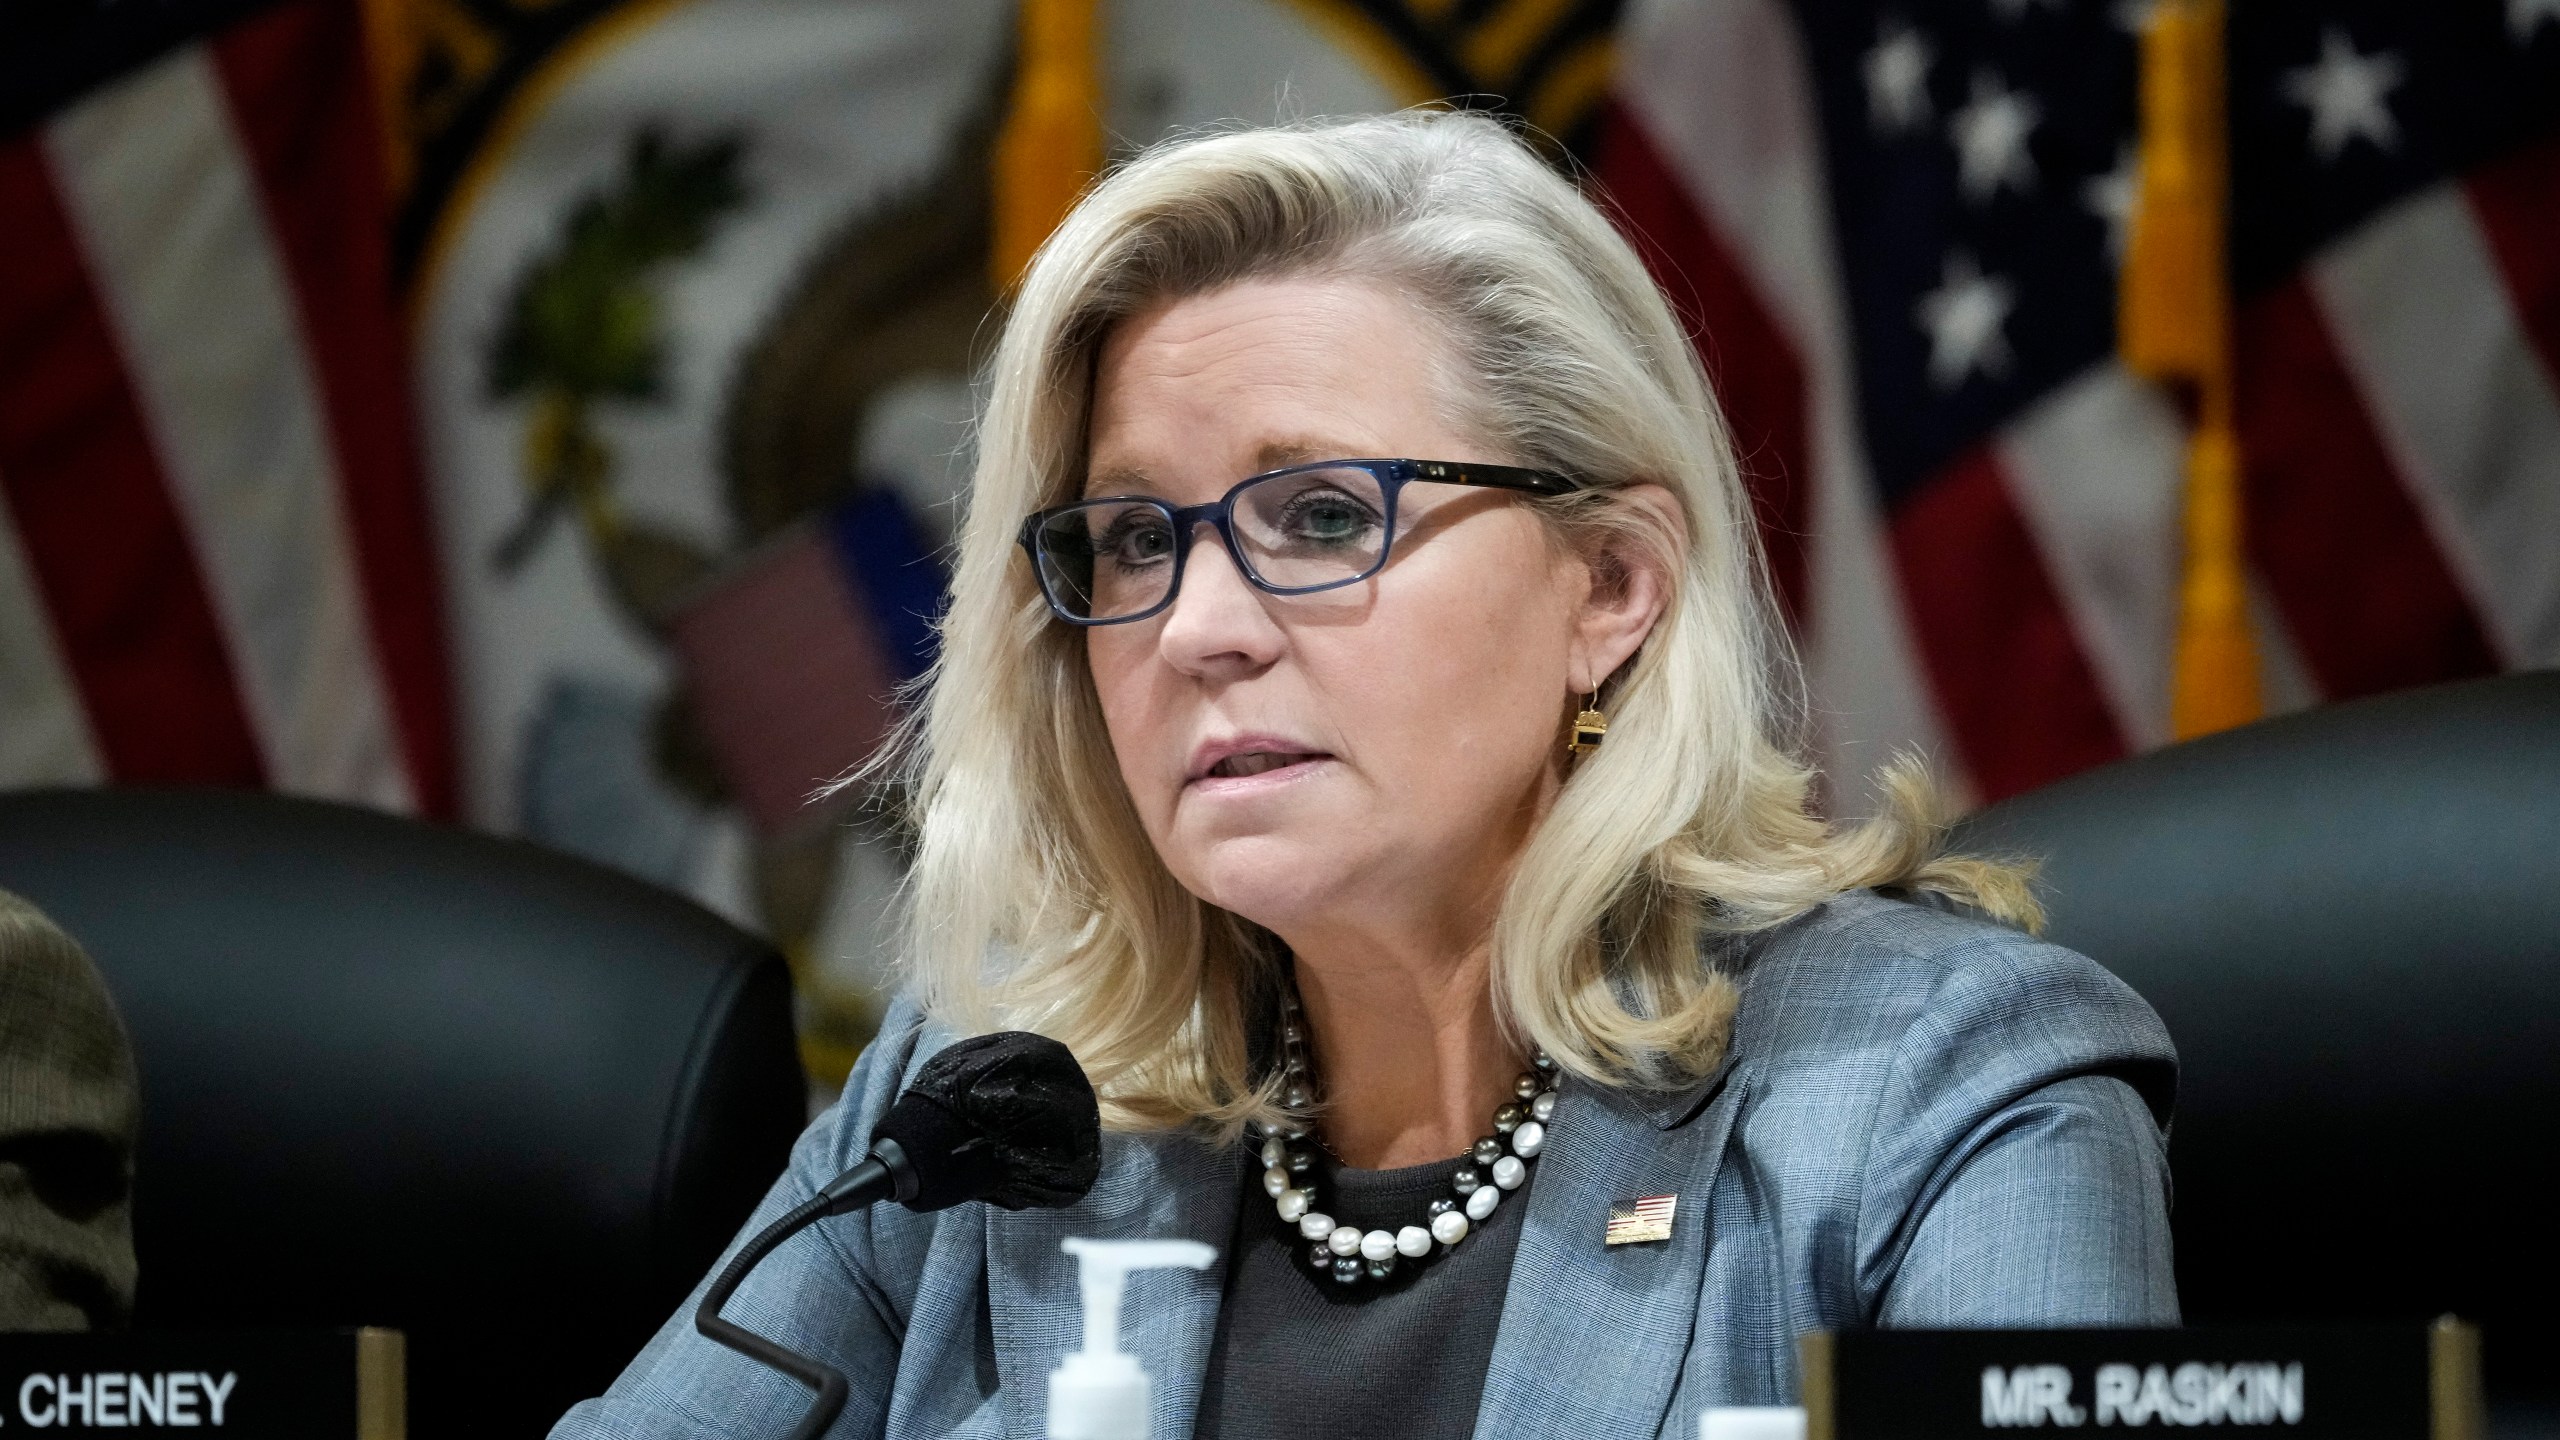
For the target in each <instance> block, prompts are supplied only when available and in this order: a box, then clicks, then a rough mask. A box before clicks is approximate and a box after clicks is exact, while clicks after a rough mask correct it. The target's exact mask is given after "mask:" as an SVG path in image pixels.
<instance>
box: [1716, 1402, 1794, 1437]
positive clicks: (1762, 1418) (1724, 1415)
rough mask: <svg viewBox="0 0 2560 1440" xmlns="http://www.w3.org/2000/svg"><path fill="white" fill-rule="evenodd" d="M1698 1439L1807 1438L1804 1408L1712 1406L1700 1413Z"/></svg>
mask: <svg viewBox="0 0 2560 1440" xmlns="http://www.w3.org/2000/svg"><path fill="white" fill-rule="evenodd" d="M1698 1440H1804V1407H1802V1406H1800V1405H1710V1406H1708V1407H1707V1408H1706V1409H1704V1410H1701V1411H1699V1412H1698Z"/></svg>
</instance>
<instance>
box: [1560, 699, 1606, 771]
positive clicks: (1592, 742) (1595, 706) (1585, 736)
mask: <svg viewBox="0 0 2560 1440" xmlns="http://www.w3.org/2000/svg"><path fill="white" fill-rule="evenodd" d="M1608 733H1609V717H1608V716H1606V715H1604V714H1602V713H1601V712H1600V692H1599V691H1597V690H1594V691H1592V692H1591V698H1590V699H1588V700H1585V701H1584V702H1582V713H1581V714H1579V715H1576V716H1574V717H1573V739H1572V740H1570V741H1568V742H1567V743H1566V745H1565V747H1564V748H1565V749H1567V750H1568V751H1571V752H1572V753H1574V754H1576V755H1588V754H1590V753H1591V752H1592V751H1594V750H1597V749H1599V748H1600V741H1601V738H1602V737H1604V736H1606V735H1607V734H1608Z"/></svg>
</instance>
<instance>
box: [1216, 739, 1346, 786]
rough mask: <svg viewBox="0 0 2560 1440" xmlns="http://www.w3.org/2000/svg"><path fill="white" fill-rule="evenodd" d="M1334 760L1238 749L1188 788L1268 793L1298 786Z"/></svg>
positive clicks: (1307, 754)
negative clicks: (1293, 785) (1274, 788)
mask: <svg viewBox="0 0 2560 1440" xmlns="http://www.w3.org/2000/svg"><path fill="white" fill-rule="evenodd" d="M1332 758H1333V757H1332V756H1331V755H1328V754H1325V753H1324V752H1322V751H1318V750H1239V751H1236V752H1234V753H1232V754H1228V755H1224V756H1221V757H1219V758H1218V760H1217V761H1215V762H1214V763H1212V764H1211V765H1210V766H1209V768H1208V770H1207V772H1206V773H1204V774H1201V775H1199V776H1197V777H1195V778H1194V779H1192V780H1191V782H1190V784H1189V787H1188V788H1190V789H1192V790H1195V791H1202V792H1206V793H1208V794H1213V795H1236V794H1244V793H1248V792H1252V791H1258V790H1268V789H1271V788H1273V787H1275V786H1281V785H1290V784H1295V783H1296V782H1298V781H1300V780H1303V779H1305V778H1307V777H1308V776H1309V775H1312V774H1314V773H1315V772H1316V771H1317V770H1318V769H1320V768H1322V765H1323V763H1324V762H1325V761H1327V760H1331V759H1332Z"/></svg>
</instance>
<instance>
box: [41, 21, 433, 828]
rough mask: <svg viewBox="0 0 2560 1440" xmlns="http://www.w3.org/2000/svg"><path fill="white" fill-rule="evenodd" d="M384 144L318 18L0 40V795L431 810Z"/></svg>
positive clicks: (425, 675)
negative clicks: (181, 786) (73, 791)
mask: <svg viewBox="0 0 2560 1440" xmlns="http://www.w3.org/2000/svg"><path fill="white" fill-rule="evenodd" d="M244 12H246V13H244ZM383 150H384V146H383V138H382V131H381V130H380V128H379V127H378V125H377V124H376V121H375V115H374V105H373V99H372V95H371V93H370V71H369V68H368V66H367V64H366V61H365V54H364V50H363V46H362V44H361V39H360V36H359V34H358V23H357V12H356V8H355V7H354V6H353V5H351V4H347V3H344V0H288V3H283V4H276V5H270V6H266V7H264V8H260V9H256V10H254V11H253V12H252V11H250V7H247V6H243V5H240V4H235V3H194V4H188V3H163V4H154V5H132V6H115V5H98V6H20V7H12V9H11V10H10V11H9V13H8V14H7V15H6V16H5V17H0V784H41V783H54V784H78V783H94V782H99V781H113V782H120V783H125V784H152V783H158V784H170V783H211V784H233V785H270V786H273V787H276V788H279V789H287V790H294V791H299V792H302V793H305V794H315V795H324V796H332V797H337V798H343V799H351V800H360V801H365V802H369V803H373V804H378V805H383V806H386V807H390V808H394V809H402V810H417V811H423V812H425V813H428V814H437V815H449V814H451V813H452V811H453V806H454V792H455V783H454V782H455V773H454V772H455V761H454V737H453V726H452V717H451V713H450V711H451V704H450V695H449V683H450V682H449V680H448V673H447V668H446V667H447V663H448V661H447V655H446V652H445V640H444V634H443V619H442V600H441V595H440V586H439V584H438V581H437V565H436V558H435V550H434V541H433V538H432V537H433V532H432V529H431V527H430V524H429V520H428V512H427V505H426V501H425V498H424V491H423V487H422V485H421V482H420V478H419V465H418V459H417V450H416V446H415V443H414V437H413V434H412V427H411V424H410V418H409V396H408V379H407V373H408V372H407V364H406V359H405V356H404V353H403V352H404V348H405V345H406V338H405V336H404V334H403V332H402V327H401V325H400V323H399V318H398V314H397V310H396V305H395V301H394V296H393V286H392V280H391V276H390V271H389V260H388V240H387V232H386V225H385V206H386V203H387V202H386V201H385V198H384V196H385V192H384V186H383V181H382V161H383Z"/></svg>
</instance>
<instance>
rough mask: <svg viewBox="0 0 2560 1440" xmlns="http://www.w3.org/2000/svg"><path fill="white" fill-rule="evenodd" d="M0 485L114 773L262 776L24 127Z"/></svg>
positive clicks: (12, 214) (223, 778)
mask: <svg viewBox="0 0 2560 1440" xmlns="http://www.w3.org/2000/svg"><path fill="white" fill-rule="evenodd" d="M0 215H5V216H7V217H8V220H7V222H6V223H7V227H8V232H9V262H8V263H7V264H6V265H0V493H5V495H6V497H7V501H8V504H9V507H10V511H11V513H12V514H13V515H14V516H15V518H16V521H17V527H18V534H19V537H20V540H21V542H22V543H23V545H24V547H25V549H26V553H27V566H28V568H29V570H30V571H31V572H33V574H34V577H35V581H36V585H37V588H38V589H39V591H40V592H41V593H42V595H43V599H44V604H45V607H46V609H47V611H48V612H49V613H50V615H51V618H52V621H53V629H54V634H55V635H56V637H57V638H58V639H59V640H60V642H61V646H62V652H63V662H64V664H65V665H66V666H67V667H68V669H69V670H70V672H71V675H72V679H73V683H75V684H76V685H77V686H78V687H79V690H80V697H81V702H82V705H83V706H84V708H85V709H86V711H87V713H88V720H89V731H90V734H91V735H92V736H94V737H95V738H96V741H97V745H98V750H99V757H100V759H101V760H103V761H104V762H105V765H106V769H107V773H108V775H109V776H110V777H111V778H113V779H114V780H116V781H117V782H119V783H123V784H154V783H158V784H174V783H199V784H235V785H263V784H265V783H266V766H265V762H264V761H263V759H262V758H261V756H260V754H259V750H258V744H257V740H256V738H255V736H254V735H253V733H252V732H251V730H250V728H249V717H248V713H247V711H246V710H245V709H244V708H243V706H242V704H241V701H240V691H239V686H238V681H237V677H236V676H235V675H234V673H233V671H232V665H231V656H230V652H229V650H228V648H227V647H226V645H225V643H224V640H223V637H222V629H221V626H220V624H219V622H218V621H217V620H216V618H215V616H214V611H213V603H212V600H211V598H210V596H209V595H208V594H207V592H206V589H205V583H204V576H203V574H202V572H201V571H199V570H198V568H197V566H196V557H195V554H194V552H193V550H192V549H190V547H189V546H188V543H187V537H186V530H185V527H184V525H183V523H182V522H181V521H180V519H179V515H178V510H177V507H176V506H175V505H174V504H173V503H172V502H171V500H170V497H169V492H168V489H167V486H166V483H165V481H164V478H163V476H162V474H161V471H160V464H159V460H158V458H157V457H156V456H155V455H154V453H153V450H152V443H151V439H150V432H149V430H148V429H147V428H146V426H145V424H144V421H143V417H142V411H141V407H140V405H139V404H138V403H137V401H136V400H135V397H134V394H133V390H132V387H131V385H130V383H129V382H128V380H127V379H126V376H125V372H124V362H123V359H122V357H121V356H120V355H119V354H118V352H117V347H116V340H115V332H114V330H113V329H112V327H111V325H110V322H109V321H108V318H107V315H106V312H105V310H104V308H103V307H102V306H101V305H100V303H99V298H98V294H97V291H96V289H95V288H94V286H93V285H92V284H91V282H90V278H89V274H88V271H87V269H86V267H85V266H84V265H83V264H82V261H81V254H80V247H79V242H78V240H77V239H76V238H75V236H74V234H73V231H72V229H71V225H70V221H69V218H68V217H67V216H66V215H65V214H64V212H63V209H62V204H61V200H60V198H59V197H58V196H57V195H56V193H55V191H54V186H53V180H52V176H51V174H50V173H49V172H48V170H47V168H46V165H45V162H44V158H43V156H42V155H41V154H40V153H39V152H38V150H37V148H36V141H35V138H34V136H33V135H21V136H20V137H19V138H17V139H15V140H12V141H9V142H7V143H5V144H0Z"/></svg>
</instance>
